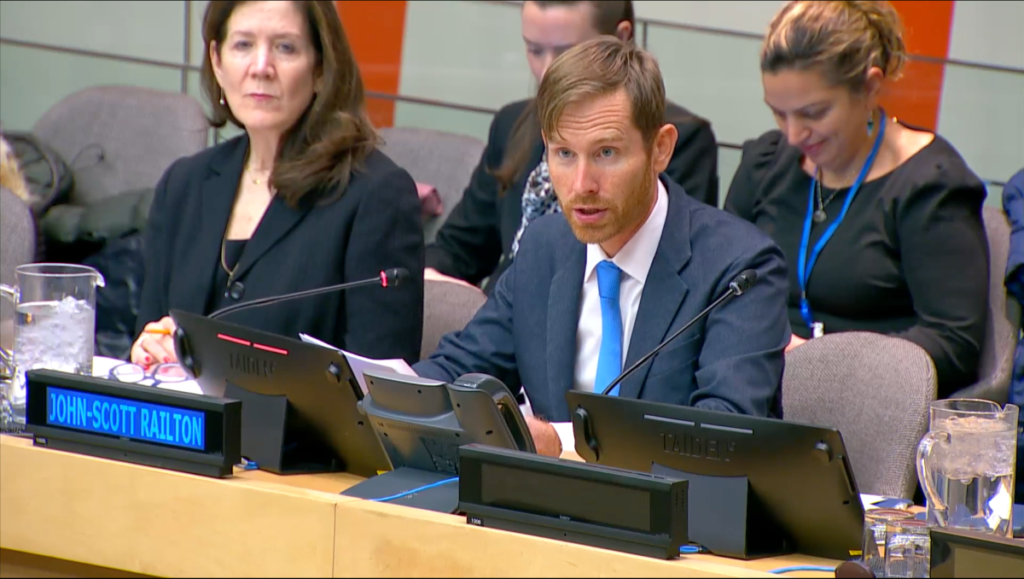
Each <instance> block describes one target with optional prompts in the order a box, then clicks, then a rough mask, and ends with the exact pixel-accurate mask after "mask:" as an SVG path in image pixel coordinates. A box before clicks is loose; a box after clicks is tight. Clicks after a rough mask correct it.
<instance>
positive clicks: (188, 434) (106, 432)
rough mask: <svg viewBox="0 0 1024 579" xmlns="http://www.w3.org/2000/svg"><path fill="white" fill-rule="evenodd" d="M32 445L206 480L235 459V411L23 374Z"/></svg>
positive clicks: (226, 471)
mask: <svg viewBox="0 0 1024 579" xmlns="http://www.w3.org/2000/svg"><path fill="white" fill-rule="evenodd" d="M27 376H28V380H27V390H28V392H27V396H28V410H27V413H26V418H27V420H26V430H28V431H29V432H30V433H32V435H33V439H34V441H35V444H36V445H39V446H47V447H50V448H55V449H58V450H66V451H70V452H77V453H80V454H89V455H93V456H98V457H102V458H109V459H114V460H121V461H126V462H133V463H137V464H145V465H148V466H156V467H160V468H167V469H171V470H177V471H182V472H189V473H194V474H202V475H206V476H215V477H225V476H229V475H230V474H231V472H232V469H233V466H234V465H235V464H237V463H239V462H240V461H241V436H242V427H241V424H242V423H241V406H242V403H241V402H239V401H237V400H226V399H223V398H214V397H210V396H199V395H195V394H185V393H181V392H172V391H168V390H161V389H159V388H155V387H152V386H138V385H135V384H126V383H122V382H117V381H112V380H105V379H101V378H93V377H87V376H80V375H77V374H67V373H64V372H55V371H52V370H30V371H29V372H28V373H27Z"/></svg>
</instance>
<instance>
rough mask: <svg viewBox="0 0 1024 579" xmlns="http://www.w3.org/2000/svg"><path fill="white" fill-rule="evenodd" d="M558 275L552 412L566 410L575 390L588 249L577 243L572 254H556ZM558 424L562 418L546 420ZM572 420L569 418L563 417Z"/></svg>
mask: <svg viewBox="0 0 1024 579" xmlns="http://www.w3.org/2000/svg"><path fill="white" fill-rule="evenodd" d="M555 257H556V259H557V261H556V263H557V264H559V265H557V266H556V267H557V273H556V274H555V277H554V278H552V280H551V289H550V292H549V293H548V316H547V320H548V327H547V366H548V388H547V391H548V393H549V395H550V397H551V399H550V401H549V404H550V406H549V408H565V394H566V392H568V391H570V390H572V387H573V383H574V376H573V375H574V373H575V370H576V328H577V326H578V325H579V319H580V295H581V294H582V292H583V271H584V269H586V266H587V249H586V246H585V245H583V244H581V243H579V242H578V241H576V240H575V239H573V240H572V242H571V244H570V245H569V246H568V251H556V256H555ZM546 418H548V419H549V420H558V419H559V417H551V416H549V417H546ZM561 418H562V419H565V420H568V417H567V416H566V417H561Z"/></svg>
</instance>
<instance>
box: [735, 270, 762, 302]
mask: <svg viewBox="0 0 1024 579" xmlns="http://www.w3.org/2000/svg"><path fill="white" fill-rule="evenodd" d="M755 283H757V272H756V271H754V270H752V269H747V270H743V271H741V272H740V274H739V275H737V276H736V277H735V278H733V280H732V281H731V282H729V289H731V290H732V291H733V293H735V294H736V295H738V296H741V295H743V294H744V293H746V291H747V290H748V289H750V286H752V285H754V284H755Z"/></svg>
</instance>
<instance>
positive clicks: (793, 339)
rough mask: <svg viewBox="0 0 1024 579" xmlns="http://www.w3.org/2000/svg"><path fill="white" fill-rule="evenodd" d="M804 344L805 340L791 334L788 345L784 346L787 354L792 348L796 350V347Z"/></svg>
mask: <svg viewBox="0 0 1024 579" xmlns="http://www.w3.org/2000/svg"><path fill="white" fill-rule="evenodd" d="M806 343H807V340H805V339H803V338H801V337H800V336H798V335H796V334H793V335H792V336H790V338H789V345H788V346H786V352H789V351H790V350H792V349H793V348H796V347H797V346H800V345H802V344H806Z"/></svg>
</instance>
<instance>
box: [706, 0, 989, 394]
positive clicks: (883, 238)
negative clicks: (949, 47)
mask: <svg viewBox="0 0 1024 579" xmlns="http://www.w3.org/2000/svg"><path fill="white" fill-rule="evenodd" d="M905 60H906V47H905V44H904V41H903V36H902V26H901V23H900V19H899V16H898V15H897V14H896V11H895V10H894V9H893V7H892V6H891V5H890V4H889V3H888V2H832V1H829V2H805V1H797V2H790V3H789V4H787V5H786V6H784V7H783V8H782V9H781V10H780V11H779V13H778V14H777V15H776V16H775V18H774V20H773V21H772V23H771V26H770V28H769V30H768V35H767V37H766V38H765V41H764V45H763V48H762V50H761V72H762V80H763V84H764V100H765V103H766V104H767V105H768V107H769V108H770V109H771V111H772V113H773V114H774V115H775V119H776V122H777V123H778V125H779V130H773V131H770V132H768V133H765V134H764V135H761V136H760V137H759V138H757V139H756V140H751V141H748V142H746V143H745V144H744V146H743V157H742V160H741V162H740V166H739V169H738V170H737V172H736V176H735V177H734V179H733V182H732V185H731V186H730V188H729V193H728V196H727V198H726V201H725V209H726V210H727V211H730V212H732V213H734V214H736V215H739V216H740V217H742V218H744V219H746V220H748V221H751V222H752V223H754V224H755V225H757V226H758V227H760V228H761V229H762V230H763V231H765V232H766V233H768V234H769V235H771V236H772V238H773V239H775V241H776V243H778V244H779V246H780V247H781V248H782V250H783V251H784V252H785V254H786V260H787V262H788V264H789V271H790V277H789V281H790V290H789V318H790V323H791V325H792V327H793V337H792V339H791V341H790V346H789V348H790V349H791V348H794V347H797V346H799V345H800V344H803V343H804V342H805V341H807V340H808V339H810V338H812V337H814V336H816V335H822V334H825V333H832V332H845V331H868V332H879V333H883V334H889V335H892V336H896V337H899V338H904V339H906V340H909V341H911V342H914V343H915V344H917V345H919V346H921V347H922V348H923V349H924V350H925V351H926V352H928V354H929V355H930V356H931V358H932V361H933V362H934V363H935V369H936V373H937V377H938V383H939V392H938V394H939V396H940V397H946V396H949V395H950V394H951V393H953V392H954V391H956V390H957V389H959V388H962V387H965V386H968V385H970V384H972V383H973V382H974V381H975V380H976V379H977V375H978V365H979V359H980V353H981V341H982V337H983V336H984V333H985V324H986V318H985V315H986V310H987V307H988V279H989V277H988V275H989V274H988V268H989V258H988V242H987V239H986V236H985V229H984V226H983V224H982V218H981V213H982V210H981V208H982V204H983V202H984V200H985V195H986V190H985V186H984V184H983V183H982V181H981V180H980V179H979V178H978V177H977V176H976V175H975V174H974V172H972V171H971V169H970V168H968V166H967V164H966V163H965V162H964V160H963V158H962V157H961V156H960V154H959V153H958V152H957V150H956V149H955V148H954V147H953V145H951V144H950V143H949V142H948V141H946V140H945V139H943V138H942V137H940V136H939V135H936V134H935V133H934V132H932V131H928V130H925V129H920V128H917V127H912V126H909V125H907V124H905V123H901V122H899V121H898V120H896V119H895V118H894V117H891V116H888V115H887V114H886V112H885V111H884V110H883V109H882V107H881V106H880V104H879V101H880V98H881V96H882V94H883V89H884V88H885V86H886V85H887V83H888V82H890V81H893V80H896V79H897V78H898V77H899V74H900V71H901V69H902V67H903V64H904V62H905Z"/></svg>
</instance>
